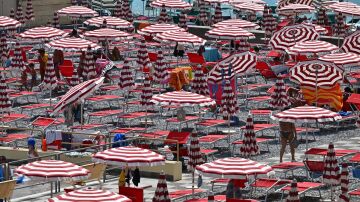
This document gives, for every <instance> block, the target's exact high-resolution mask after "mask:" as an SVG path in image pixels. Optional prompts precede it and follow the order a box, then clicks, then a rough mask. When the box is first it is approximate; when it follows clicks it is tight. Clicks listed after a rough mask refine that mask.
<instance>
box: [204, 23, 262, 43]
mask: <svg viewBox="0 0 360 202" xmlns="http://www.w3.org/2000/svg"><path fill="white" fill-rule="evenodd" d="M205 36H207V37H210V38H214V39H227V40H239V39H249V38H255V35H254V34H253V33H251V32H249V31H246V30H244V29H242V28H239V27H234V26H228V27H215V28H213V29H211V30H209V31H207V32H206V33H205Z"/></svg>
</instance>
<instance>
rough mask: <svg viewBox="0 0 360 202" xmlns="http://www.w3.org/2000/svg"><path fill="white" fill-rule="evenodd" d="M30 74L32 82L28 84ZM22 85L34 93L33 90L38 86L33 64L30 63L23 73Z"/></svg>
mask: <svg viewBox="0 0 360 202" xmlns="http://www.w3.org/2000/svg"><path fill="white" fill-rule="evenodd" d="M28 74H30V76H31V80H30V82H28ZM21 83H22V85H23V86H24V87H25V89H26V90H28V91H32V88H33V87H34V86H35V85H36V71H35V68H34V64H33V63H30V64H29V65H28V66H27V67H26V68H25V70H24V71H23V72H22V73H21Z"/></svg>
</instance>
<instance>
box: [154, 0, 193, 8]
mask: <svg viewBox="0 0 360 202" xmlns="http://www.w3.org/2000/svg"><path fill="white" fill-rule="evenodd" d="M163 5H164V6H165V8H168V9H176V10H188V9H191V8H192V6H191V4H189V3H188V2H185V1H182V0H155V1H152V2H151V3H150V6H151V7H155V8H162V7H163Z"/></svg>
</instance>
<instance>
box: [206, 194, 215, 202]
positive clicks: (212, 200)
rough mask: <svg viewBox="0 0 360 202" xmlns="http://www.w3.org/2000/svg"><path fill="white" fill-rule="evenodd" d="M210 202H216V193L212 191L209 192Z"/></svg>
mask: <svg viewBox="0 0 360 202" xmlns="http://www.w3.org/2000/svg"><path fill="white" fill-rule="evenodd" d="M207 201H208V202H215V197H214V193H213V192H212V191H209V192H208V200H207Z"/></svg>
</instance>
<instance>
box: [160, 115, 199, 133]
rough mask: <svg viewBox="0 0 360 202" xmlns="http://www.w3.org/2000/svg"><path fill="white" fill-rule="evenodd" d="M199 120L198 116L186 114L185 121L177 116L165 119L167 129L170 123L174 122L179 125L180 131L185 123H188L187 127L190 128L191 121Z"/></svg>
mask: <svg viewBox="0 0 360 202" xmlns="http://www.w3.org/2000/svg"><path fill="white" fill-rule="evenodd" d="M197 120H199V117H198V116H185V120H183V121H180V120H179V119H178V118H177V117H174V118H168V119H166V120H165V121H166V125H165V130H167V129H168V126H169V124H174V125H177V127H178V131H179V132H180V131H181V129H182V125H183V124H186V127H187V128H189V122H194V121H197Z"/></svg>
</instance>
